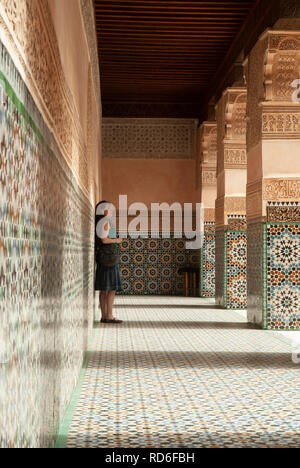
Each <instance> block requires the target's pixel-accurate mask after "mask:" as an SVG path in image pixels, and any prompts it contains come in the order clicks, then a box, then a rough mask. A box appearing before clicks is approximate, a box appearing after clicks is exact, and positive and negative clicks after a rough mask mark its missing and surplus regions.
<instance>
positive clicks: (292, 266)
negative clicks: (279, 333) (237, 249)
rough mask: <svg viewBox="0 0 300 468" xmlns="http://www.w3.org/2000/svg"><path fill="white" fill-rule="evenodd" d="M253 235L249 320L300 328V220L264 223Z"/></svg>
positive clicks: (281, 327)
mask: <svg viewBox="0 0 300 468" xmlns="http://www.w3.org/2000/svg"><path fill="white" fill-rule="evenodd" d="M249 237H250V243H249V259H250V258H251V257H252V259H250V262H249V298H250V301H249V302H250V309H249V321H251V322H254V323H258V324H259V325H261V326H262V327H263V328H264V329H268V330H300V289H299V284H300V261H299V252H300V223H260V225H255V226H252V227H251V229H250V234H249ZM259 270H260V272H259Z"/></svg>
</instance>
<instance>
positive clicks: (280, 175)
mask: <svg viewBox="0 0 300 468" xmlns="http://www.w3.org/2000/svg"><path fill="white" fill-rule="evenodd" d="M299 49H300V34H299V31H298V32H296V31H268V32H267V33H265V34H264V35H263V36H262V37H261V39H260V40H259V41H258V43H257V44H256V46H255V47H254V48H253V50H252V52H251V53H250V55H249V59H248V61H247V66H246V73H247V82H248V97H249V99H248V105H247V117H248V131H247V150H248V158H249V168H248V190H247V192H248V196H247V213H248V219H249V220H253V221H255V220H257V219H262V218H263V219H265V217H266V206H267V202H268V201H276V200H277V201H296V200H298V199H299V197H300V162H299V158H298V157H297V155H298V154H299V147H300V110H299V109H300V108H299V103H297V102H293V100H292V95H293V93H294V91H295V88H293V86H292V83H293V81H294V80H295V79H298V78H299V65H300V52H299Z"/></svg>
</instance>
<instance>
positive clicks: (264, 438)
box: [60, 296, 300, 448]
mask: <svg viewBox="0 0 300 468" xmlns="http://www.w3.org/2000/svg"><path fill="white" fill-rule="evenodd" d="M214 307H215V306H214V301H213V299H198V298H197V299H194V298H170V297H168V298H164V297H144V296H143V297H138V296H135V297H128V296H126V297H125V296H120V297H118V299H117V306H116V313H115V315H117V316H118V317H120V318H122V319H124V320H125V322H124V324H122V325H118V326H113V325H109V324H105V325H103V324H97V325H96V332H95V337H94V341H93V343H92V345H91V346H90V350H89V361H88V365H87V369H86V373H85V375H84V377H83V378H82V383H81V387H80V390H79V392H78V399H77V402H76V404H75V408H73V409H74V411H73V409H72V412H71V413H72V418H71V422H70V424H67V425H66V424H65V426H64V428H62V429H61V438H60V440H61V441H62V440H63V436H64V435H65V436H66V434H67V440H65V443H66V446H67V447H68V448H73V447H78V448H81V447H82V448H88V447H99V448H100V447H106V448H112V447H126V448H133V447H147V448H149V447H155V448H178V447H187V448H197V447H299V446H300V435H299V431H300V413H299V403H300V393H299V386H300V365H295V364H293V362H292V354H291V353H292V344H291V339H290V338H289V337H288V336H287V335H286V334H285V335H284V334H281V333H280V332H273V331H262V330H258V329H255V328H253V327H251V326H249V325H248V324H247V323H246V314H245V313H244V312H239V311H228V310H227V311H225V310H221V309H215V308H214ZM296 333H298V332H292V334H293V336H296V335H295V334H296ZM290 336H292V335H290ZM297 337H298V335H297ZM64 432H65V434H64Z"/></svg>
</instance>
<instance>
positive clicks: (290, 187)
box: [263, 179, 300, 201]
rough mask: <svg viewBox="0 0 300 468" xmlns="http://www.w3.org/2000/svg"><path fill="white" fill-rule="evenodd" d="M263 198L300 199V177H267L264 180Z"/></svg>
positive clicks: (267, 199)
mask: <svg viewBox="0 0 300 468" xmlns="http://www.w3.org/2000/svg"><path fill="white" fill-rule="evenodd" d="M263 199H264V200H266V201H281V200H290V201H298V200H299V199H300V179H265V180H264V181H263Z"/></svg>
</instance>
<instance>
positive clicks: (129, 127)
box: [102, 118, 197, 159]
mask: <svg viewBox="0 0 300 468" xmlns="http://www.w3.org/2000/svg"><path fill="white" fill-rule="evenodd" d="M196 129H197V121H196V120H194V119H113V118H104V119H103V127H102V134H103V157H104V158H121V159H122V158H129V159H136V158H138V159H140V158H142V159H194V158H195V154H196Z"/></svg>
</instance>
